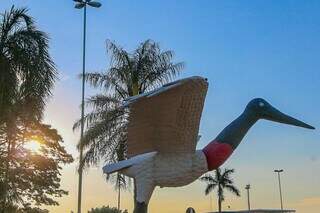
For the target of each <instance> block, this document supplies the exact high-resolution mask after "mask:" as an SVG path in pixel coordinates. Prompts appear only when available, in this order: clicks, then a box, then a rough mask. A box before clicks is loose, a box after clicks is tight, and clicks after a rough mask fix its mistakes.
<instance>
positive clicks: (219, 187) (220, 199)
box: [218, 183, 222, 213]
mask: <svg viewBox="0 0 320 213" xmlns="http://www.w3.org/2000/svg"><path fill="white" fill-rule="evenodd" d="M221 203H222V187H221V185H220V183H219V184H218V208H219V213H221V210H222V207H221V206H222V205H221Z"/></svg>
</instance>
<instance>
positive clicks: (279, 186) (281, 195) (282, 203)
mask: <svg viewBox="0 0 320 213" xmlns="http://www.w3.org/2000/svg"><path fill="white" fill-rule="evenodd" d="M278 180H279V192H280V203H281V210H283V203H282V192H281V180H280V172H278Z"/></svg>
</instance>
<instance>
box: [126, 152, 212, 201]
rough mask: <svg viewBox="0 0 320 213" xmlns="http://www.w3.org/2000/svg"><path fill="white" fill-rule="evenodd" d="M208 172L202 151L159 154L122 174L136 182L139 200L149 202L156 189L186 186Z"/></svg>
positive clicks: (134, 165)
mask: <svg viewBox="0 0 320 213" xmlns="http://www.w3.org/2000/svg"><path fill="white" fill-rule="evenodd" d="M207 171H208V168H207V163H206V158H205V155H204V154H203V152H202V151H201V150H198V151H196V152H195V153H194V154H184V153H179V154H158V153H155V154H154V155H152V156H150V157H148V158H146V159H145V160H143V161H140V162H139V163H137V164H133V165H132V166H130V167H129V168H127V169H124V170H122V171H121V173H123V174H125V175H127V176H129V177H133V178H135V180H136V184H137V188H138V189H139V193H138V194H137V200H138V201H139V202H145V201H147V200H149V198H150V196H151V194H152V191H153V189H154V187H156V186H160V187H178V186H185V185H188V184H190V183H192V182H193V181H195V180H196V179H197V178H199V177H200V176H201V175H202V174H204V173H205V172H207Z"/></svg>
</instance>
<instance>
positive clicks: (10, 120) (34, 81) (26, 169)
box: [0, 7, 72, 212]
mask: <svg viewBox="0 0 320 213" xmlns="http://www.w3.org/2000/svg"><path fill="white" fill-rule="evenodd" d="M27 13H28V11H27V10H26V9H25V8H22V9H16V8H14V7H12V8H11V9H10V10H9V11H6V12H4V13H3V14H1V17H0V158H1V160H0V205H1V206H0V209H1V211H2V212H4V211H6V208H7V207H10V206H11V207H12V206H14V205H18V206H23V207H24V208H29V209H30V208H31V207H30V205H31V204H32V203H34V204H38V205H40V204H48V205H54V204H57V203H56V201H54V200H53V199H52V198H51V196H61V195H62V194H65V193H66V192H65V191H63V190H60V189H59V187H60V185H59V182H60V179H59V176H60V173H59V169H61V168H60V166H59V165H60V163H68V162H71V161H72V157H71V156H70V155H68V154H67V153H66V151H65V150H64V148H63V147H62V146H61V142H62V138H61V137H60V136H59V135H58V133H57V131H56V130H55V129H52V128H51V127H50V126H47V125H44V124H42V122H41V120H42V115H43V111H44V107H45V103H46V101H47V99H48V97H49V96H50V95H51V92H50V91H51V89H52V87H53V84H54V82H55V80H56V76H57V71H56V69H55V66H54V63H53V61H52V59H51V57H50V55H49V51H48V49H49V47H48V36H47V35H46V34H45V33H44V32H42V31H40V30H38V29H37V27H36V26H35V23H34V20H33V18H32V17H31V16H29V15H28V14H27ZM36 136H37V137H40V138H42V142H41V143H42V144H43V147H44V148H43V152H44V153H43V155H39V154H34V153H30V152H29V151H28V150H26V149H25V148H24V144H25V143H26V142H27V140H28V139H29V138H30V137H36Z"/></svg>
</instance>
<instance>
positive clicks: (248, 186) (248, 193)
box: [245, 184, 251, 212]
mask: <svg viewBox="0 0 320 213" xmlns="http://www.w3.org/2000/svg"><path fill="white" fill-rule="evenodd" d="M250 187H251V186H250V184H247V185H246V188H245V189H246V190H247V196H248V212H250V210H251V209H250Z"/></svg>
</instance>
